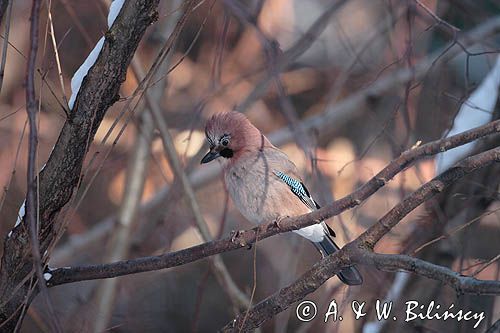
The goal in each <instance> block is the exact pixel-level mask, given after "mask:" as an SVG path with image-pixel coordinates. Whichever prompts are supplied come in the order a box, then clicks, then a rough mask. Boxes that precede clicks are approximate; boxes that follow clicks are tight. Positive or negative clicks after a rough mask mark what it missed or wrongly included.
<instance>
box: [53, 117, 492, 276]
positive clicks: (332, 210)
mask: <svg viewBox="0 0 500 333" xmlns="http://www.w3.org/2000/svg"><path fill="white" fill-rule="evenodd" d="M498 132H500V121H495V122H491V123H489V124H487V125H484V126H481V127H477V128H475V129H472V130H469V131H466V132H463V133H460V134H457V135H454V136H451V137H449V138H445V139H441V140H436V141H433V142H429V143H427V144H425V145H422V146H420V147H417V148H414V149H410V150H407V151H405V152H404V153H402V154H401V155H400V156H399V157H398V158H396V159H395V160H393V161H392V162H391V163H390V164H389V165H388V166H386V167H385V168H384V169H382V170H381V171H380V172H379V173H378V174H377V175H376V176H375V177H373V178H372V179H370V181H368V182H367V183H366V184H364V185H363V186H361V187H360V188H359V189H358V190H356V191H354V192H353V193H351V194H350V195H348V196H346V197H344V198H341V199H339V200H337V201H334V202H333V203H332V204H330V205H327V206H324V207H323V208H321V209H319V210H317V211H314V212H312V213H309V214H305V215H302V216H298V217H293V218H286V219H283V220H282V221H280V223H279V226H278V225H276V223H272V222H271V223H268V224H263V225H261V226H258V227H255V228H253V229H250V230H246V231H241V232H239V233H238V234H237V235H235V236H233V237H226V238H223V239H221V240H217V241H211V242H206V243H203V244H200V245H197V246H193V247H191V248H188V249H184V250H180V251H177V252H171V253H166V254H163V255H160V256H153V257H144V258H138V259H131V260H124V261H118V262H115V263H109V264H104V265H89V266H80V267H72V268H58V269H55V270H52V271H50V273H51V274H52V278H51V279H50V281H49V284H50V286H55V285H59V284H65V283H71V282H76V281H83V280H91V279H102V278H110V277H116V276H122V275H127V274H133V273H139V272H147V271H153V270H158V269H162V268H168V267H175V266H179V265H183V264H186V263H189V262H193V261H196V260H199V259H202V258H205V257H208V256H212V255H214V254H218V253H222V252H227V251H231V250H235V249H238V248H242V247H245V246H247V245H248V244H252V243H254V242H255V241H256V236H257V234H258V239H259V240H262V239H265V238H267V237H270V236H273V235H276V234H278V233H283V232H286V231H291V230H296V229H300V228H303V227H305V226H308V225H312V224H314V223H315V221H322V220H325V219H328V218H330V217H332V216H335V215H338V214H340V213H342V212H344V211H345V210H347V209H350V208H352V207H355V206H357V205H359V204H360V203H361V202H362V201H363V200H366V199H367V198H368V197H369V196H371V195H372V194H374V193H375V192H376V191H377V190H378V189H380V188H381V187H382V186H384V185H385V184H386V183H387V182H388V181H389V180H390V179H392V178H393V177H394V176H395V175H396V174H397V173H399V172H401V171H402V170H404V169H405V168H407V167H409V166H410V165H411V164H412V163H414V162H415V161H416V160H418V159H420V158H422V157H425V156H431V155H434V154H437V153H439V152H442V151H446V150H449V149H452V148H454V147H457V146H460V145H463V144H466V143H468V142H471V141H474V140H476V139H478V138H481V137H484V136H487V135H490V134H493V133H498ZM467 170H469V169H467ZM450 172H455V173H456V174H454V175H455V176H456V177H458V176H461V175H462V174H460V173H459V172H457V170H456V169H453V170H450ZM446 174H447V173H446ZM447 177H448V176H447ZM445 180H448V178H446V179H445ZM364 237H365V236H364Z"/></svg>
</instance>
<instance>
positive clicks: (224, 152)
mask: <svg viewBox="0 0 500 333" xmlns="http://www.w3.org/2000/svg"><path fill="white" fill-rule="evenodd" d="M233 154H234V153H233V151H232V150H231V149H229V148H224V149H223V150H222V151H221V152H220V156H222V157H224V158H231V157H233Z"/></svg>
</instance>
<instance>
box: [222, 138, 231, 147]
mask: <svg viewBox="0 0 500 333" xmlns="http://www.w3.org/2000/svg"><path fill="white" fill-rule="evenodd" d="M220 143H221V144H222V145H223V146H227V145H228V144H229V140H228V139H226V138H224V139H222V140H221V142H220Z"/></svg>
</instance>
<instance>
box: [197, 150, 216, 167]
mask: <svg viewBox="0 0 500 333" xmlns="http://www.w3.org/2000/svg"><path fill="white" fill-rule="evenodd" d="M219 156H220V153H218V152H216V151H213V150H210V151H209V152H208V153H207V154H206V155H205V156H203V158H202V159H201V163H200V164H205V163H208V162H210V161H213V160H215V159H216V158H217V157H219Z"/></svg>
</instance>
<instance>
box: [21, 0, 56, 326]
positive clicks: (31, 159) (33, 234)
mask: <svg viewBox="0 0 500 333" xmlns="http://www.w3.org/2000/svg"><path fill="white" fill-rule="evenodd" d="M40 5H41V0H33V5H32V8H31V17H30V21H31V27H30V49H29V53H28V70H27V74H26V111H27V113H28V123H29V151H28V175H27V184H28V194H27V200H26V220H27V222H28V225H29V232H30V239H31V249H32V256H33V265H35V271H36V275H37V279H38V286H39V288H40V290H41V294H42V296H43V299H44V301H45V305H46V307H47V311H48V312H49V315H50V324H51V329H52V331H54V332H62V330H61V326H60V324H59V321H58V319H57V317H56V316H55V312H54V308H53V306H52V302H51V300H50V298H49V294H48V291H47V285H46V283H45V279H44V277H43V267H42V265H43V264H42V261H41V258H40V244H39V240H38V226H37V218H38V209H37V208H38V200H37V191H38V187H37V183H36V182H37V180H36V178H37V177H36V176H35V173H36V171H35V168H36V156H37V146H38V130H37V120H36V114H37V102H36V96H35V68H36V56H37V51H38V24H39V20H40Z"/></svg>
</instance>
